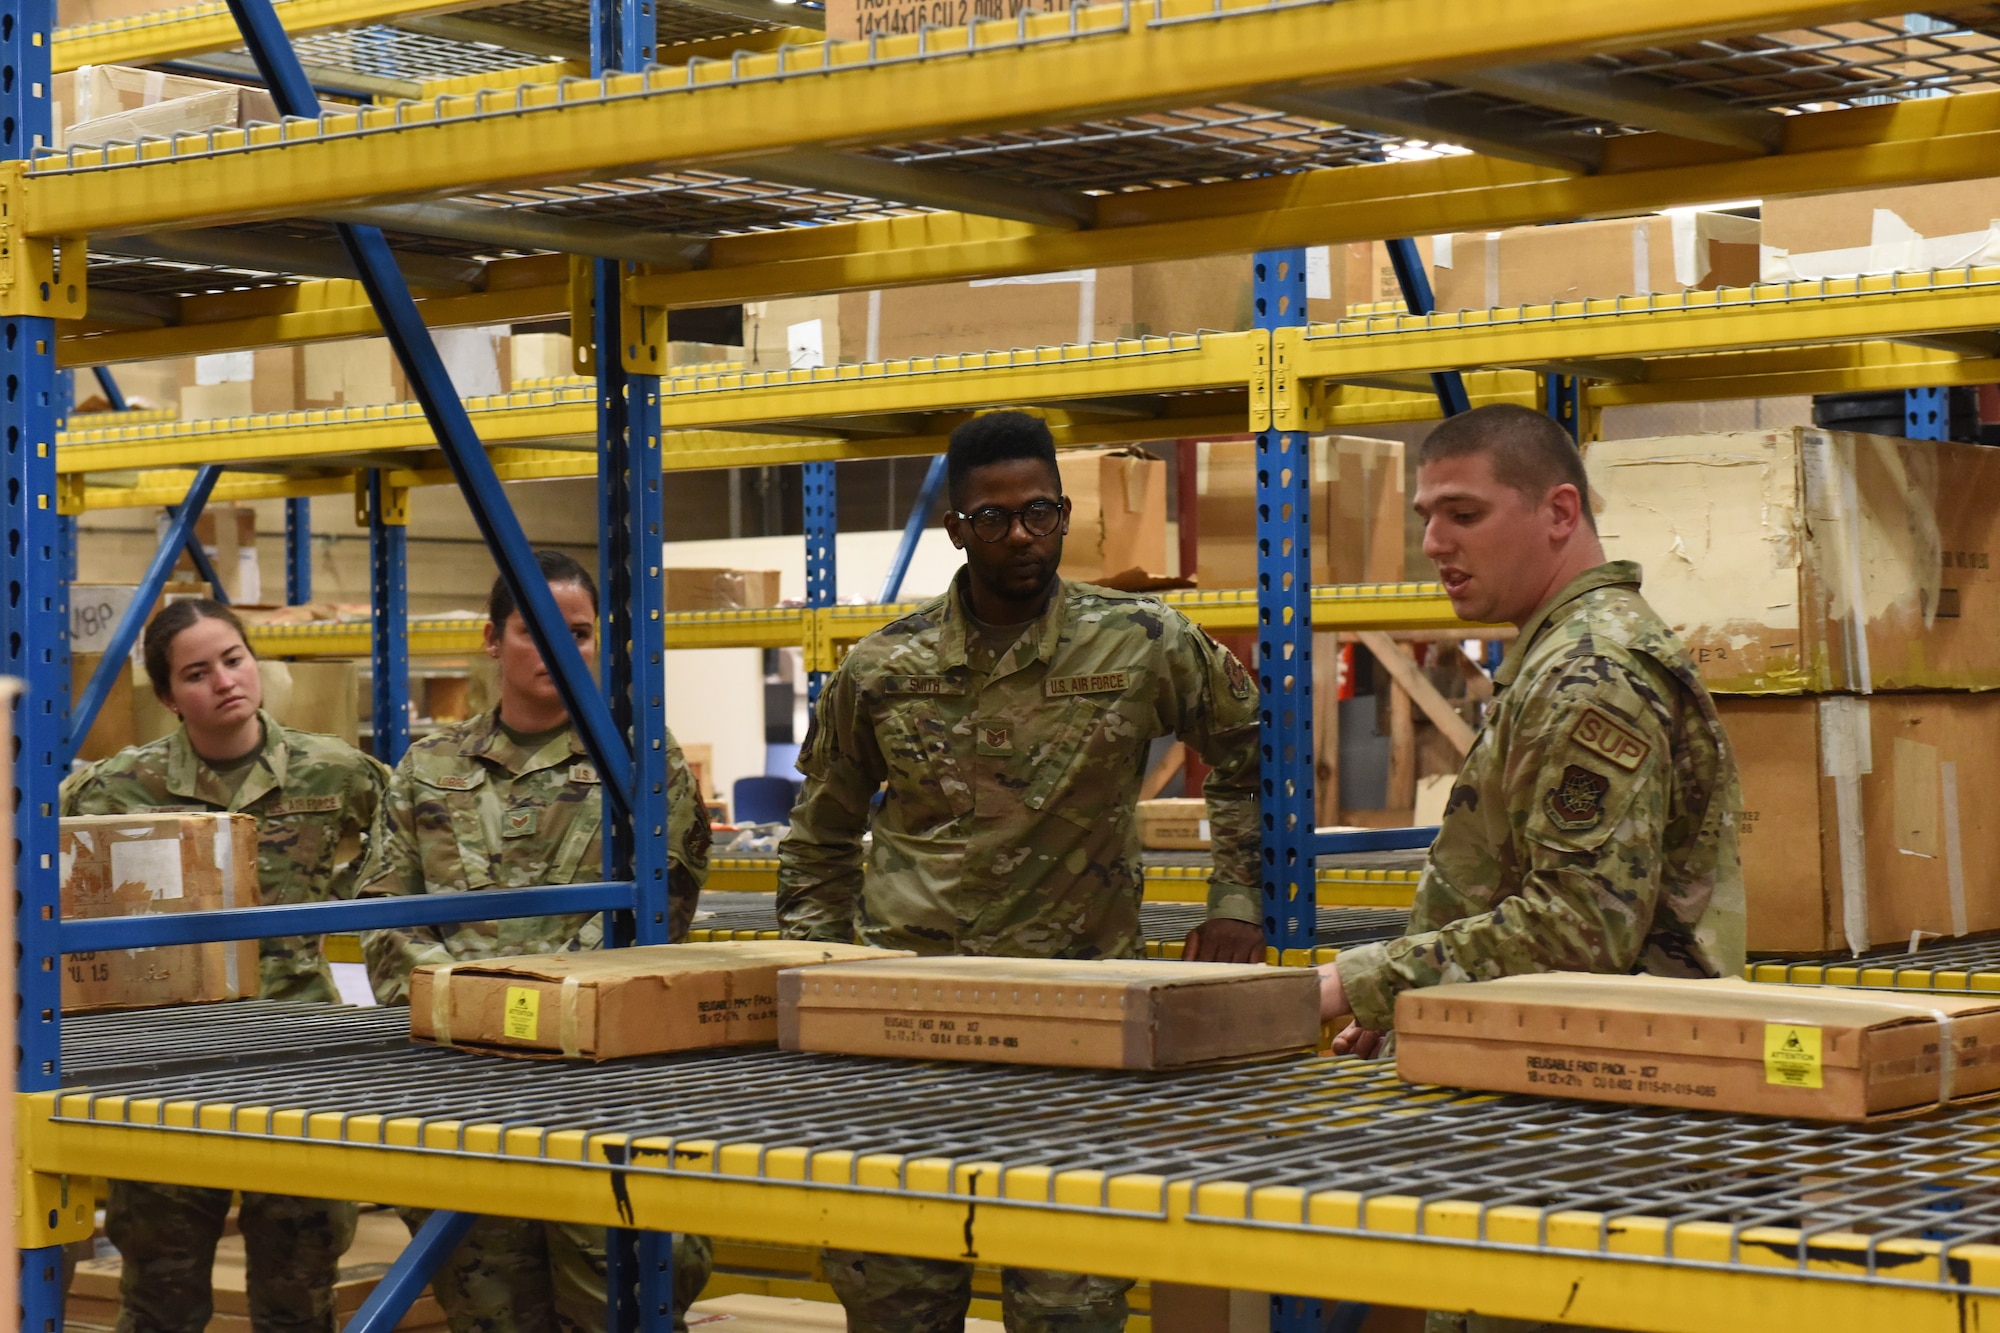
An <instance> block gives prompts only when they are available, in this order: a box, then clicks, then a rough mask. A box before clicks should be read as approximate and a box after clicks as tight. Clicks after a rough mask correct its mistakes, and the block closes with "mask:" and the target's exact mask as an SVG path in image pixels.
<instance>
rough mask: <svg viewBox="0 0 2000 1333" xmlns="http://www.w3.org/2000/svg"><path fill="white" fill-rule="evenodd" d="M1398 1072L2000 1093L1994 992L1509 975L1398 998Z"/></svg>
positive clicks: (1743, 1092)
mask: <svg viewBox="0 0 2000 1333" xmlns="http://www.w3.org/2000/svg"><path fill="white" fill-rule="evenodd" d="M1947 1046H1948V1047H1949V1049H1950V1058H1949V1059H1945V1058H1943V1056H1944V1049H1945V1048H1946V1047H1947ZM1396 1072H1397V1073H1398V1074H1400V1075H1401V1076H1402V1077H1403V1078H1405V1079H1407V1080H1408V1081H1410V1082H1412V1083H1428V1084H1440V1085H1444V1086H1448V1087H1461V1088H1474V1089H1478V1090H1481V1091H1488V1092H1513V1093H1529V1094H1538V1095H1541V1096H1549V1097H1571V1098H1580V1099H1584V1100H1589V1101H1608V1102H1630V1103H1636V1104H1639V1105H1646V1106H1685V1107H1693V1108H1696V1109H1699V1110H1705V1111H1728V1112H1737V1113H1741V1114H1749V1115H1784V1116H1797V1117H1800V1118H1804V1119H1813V1120H1840V1121H1861V1120H1871V1119H1877V1118H1883V1117H1888V1116H1894V1115H1899V1114H1910V1113H1914V1112H1918V1111H1923V1110H1928V1109H1931V1108H1933V1107H1935V1106H1937V1105H1938V1104H1939V1103H1941V1102H1958V1101H1970V1100H1978V1099H1983V1098H1986V1097H1990V1096H1992V1095H1994V1094H1995V1093H1996V1091H2000V997H1982V998H1977V999H1975V998H1969V997H1960V996H1946V995H1936V994H1924V995H1910V996H1903V995H1898V994H1896V993H1894V992H1885V991H1877V992H1872V993H1867V994H1864V993H1861V992H1856V991H1835V990H1816V989H1809V988H1806V987H1794V986H1768V985H1754V984H1752V983H1750V982H1746V981H1741V980H1737V979H1735V978H1729V979H1725V980H1716V981H1702V980H1691V979H1683V978H1675V977H1652V976H1636V977H1635V976H1590V975H1586V974H1583V973H1574V972H1570V973H1554V974H1543V975H1536V976H1511V977H1501V978H1499V979H1497V980H1493V981H1480V982H1465V983H1458V984H1453V985H1444V986H1431V987H1426V988H1422V989H1418V990H1410V991H1405V992H1403V994H1401V995H1399V996H1398V997H1397V998H1396Z"/></svg>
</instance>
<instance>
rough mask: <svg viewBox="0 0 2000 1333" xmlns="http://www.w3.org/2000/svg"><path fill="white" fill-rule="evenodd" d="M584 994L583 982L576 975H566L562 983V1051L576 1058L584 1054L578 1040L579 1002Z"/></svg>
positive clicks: (569, 1056)
mask: <svg viewBox="0 0 2000 1333" xmlns="http://www.w3.org/2000/svg"><path fill="white" fill-rule="evenodd" d="M582 994H583V983H581V982H579V981H578V980H577V979H576V978H575V977H564V978H563V984H562V1053H563V1054H564V1055H565V1056H567V1057H568V1058H569V1059H571V1060H574V1059H577V1058H578V1057H580V1056H581V1055H582V1054H583V1051H582V1049H581V1048H580V1046H579V1043H578V1042H577V1037H576V1029H577V1017H576V1010H577V1002H578V1000H579V999H580V998H581V997H582Z"/></svg>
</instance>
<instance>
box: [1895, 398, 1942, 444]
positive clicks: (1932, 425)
mask: <svg viewBox="0 0 2000 1333" xmlns="http://www.w3.org/2000/svg"><path fill="white" fill-rule="evenodd" d="M1903 438H1905V439H1909V440H1948V439H1950V438H1951V390H1950V389H1905V390H1903Z"/></svg>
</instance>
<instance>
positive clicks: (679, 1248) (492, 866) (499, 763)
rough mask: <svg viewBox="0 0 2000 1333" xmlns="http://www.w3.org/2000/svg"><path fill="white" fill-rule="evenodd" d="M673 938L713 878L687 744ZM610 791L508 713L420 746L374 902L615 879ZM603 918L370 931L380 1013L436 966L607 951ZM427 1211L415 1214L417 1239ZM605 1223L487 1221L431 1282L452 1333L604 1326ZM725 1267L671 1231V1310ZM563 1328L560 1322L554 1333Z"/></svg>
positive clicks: (371, 865) (402, 786)
mask: <svg viewBox="0 0 2000 1333" xmlns="http://www.w3.org/2000/svg"><path fill="white" fill-rule="evenodd" d="M667 773H668V784H667V838H668V846H669V847H670V848H671V856H672V860H671V863H670V869H669V876H668V878H669V886H668V892H669V902H670V907H669V938H671V939H674V940H680V939H684V938H685V937H686V935H687V930H688V925H689V923H690V922H692V921H693V920H694V912H695V903H696V901H697V899H698V898H699V896H700V893H701V886H702V883H703V881H704V880H706V879H707V877H708V843H709V826H708V817H707V811H706V808H705V807H704V806H703V805H702V803H701V801H700V799H699V796H698V794H697V793H696V791H695V787H694V779H693V776H692V774H691V773H690V772H689V769H688V766H687V763H686V761H685V760H684V759H683V758H682V756H681V751H680V747H679V746H678V745H676V744H675V743H674V741H673V739H672V737H671V736H669V737H668V740H667ZM602 818H603V791H602V786H601V784H600V780H599V777H598V773H597V769H596V766H595V765H594V764H592V763H591V762H590V759H589V758H588V756H587V755H586V754H585V752H584V748H583V743H582V740H581V739H580V738H579V737H578V736H577V734H576V731H575V729H574V728H573V727H568V728H565V729H564V730H563V731H562V732H561V733H560V734H558V735H556V736H555V737H553V738H552V739H548V740H545V741H543V742H542V743H541V744H539V745H538V746H536V747H534V748H532V749H531V748H528V747H526V746H523V745H521V744H519V743H517V742H516V740H515V739H514V738H513V737H512V736H510V735H509V733H508V731H507V729H506V728H505V727H503V726H502V725H501V723H500V713H499V710H498V709H497V708H496V709H494V710H492V711H489V712H487V713H484V714H481V715H480V716H478V717H475V718H472V719H470V720H468V721H466V722H461V723H459V724H457V725H455V726H450V727H445V728H443V729H442V730H439V731H437V732H435V733H433V734H432V735H430V736H428V737H425V738H424V739H422V740H419V741H416V742H414V743H413V744H412V745H411V746H410V749H409V751H408V752H407V753H406V754H405V755H404V756H403V761H402V762H401V763H400V764H398V765H397V767H396V771H395V774H394V775H393V776H392V777H391V778H390V780H389V790H388V793H387V795H386V796H385V797H384V798H383V801H382V807H381V811H380V813H379V815H378V817H377V819H376V824H375V831H374V834H373V836H372V838H371V845H370V848H369V856H368V861H367V863H366V865H365V866H364V867H363V868H362V871H361V874H360V894H361V896H363V897H375V896H390V895H398V894H411V893H477V892H479V891H480V890H483V889H522V888H534V887H538V886H542V885H548V884H573V883H589V882H590V881H592V880H596V879H600V878H602V876H603V866H604V852H603V848H604V837H603V823H602ZM603 939H604V922H603V917H602V916H601V915H600V914H593V913H582V912H577V913H567V914H564V915H562V916H547V917H525V918H518V919H514V920H509V921H484V922H478V921H466V922H463V923H461V924H459V925H457V926H455V927H453V928H451V929H450V930H449V931H448V932H447V931H444V930H442V929H440V928H436V927H430V926H413V927H409V928H405V929H395V930H378V931H369V932H365V933H364V934H363V935H362V950H363V953H364V954H365V955H366V957H367V960H368V973H369V979H370V981H371V982H372V983H373V985H374V988H375V997H376V999H377V1000H379V1001H380V1002H381V1003H383V1004H408V1003H409V980H410V972H411V971H412V970H413V969H414V968H418V967H423V966H427V965H430V964H436V963H450V962H455V961H465V960H468V959H476V958H495V957H506V956H510V955H518V954H531V953H559V952H566V951H572V950H577V949H595V948H598V947H600V946H601V945H602V943H603ZM426 1215H427V1214H425V1213H424V1212H421V1211H419V1210H414V1209H412V1210H406V1211H405V1212H404V1220H405V1221H406V1222H407V1223H408V1224H409V1225H410V1228H411V1230H412V1231H413V1232H414V1231H415V1230H416V1228H417V1227H419V1226H421V1225H422V1224H423V1219H424V1217H425V1216H426ZM604 1246H605V1236H604V1232H603V1230H602V1229H600V1228H592V1227H579V1226H570V1225H566V1224H561V1223H544V1222H531V1221H518V1220H514V1219H510V1218H499V1217H482V1218H480V1219H479V1221H478V1222H476V1223H475V1224H474V1225H473V1228H472V1231H471V1233H470V1234H469V1235H468V1236H467V1237H466V1239H465V1240H464V1241H463V1242H462V1243H461V1244H460V1245H459V1248H458V1249H457V1250H456V1251H454V1252H453V1254H452V1256H451V1258H449V1259H448V1260H446V1261H445V1263H444V1264H443V1265H441V1266H440V1267H439V1269H438V1271H437V1274H436V1276H435V1277H434V1278H433V1279H432V1286H433V1289H434V1290H435V1291H436V1293H437V1296H438V1300H439V1303H440V1304H441V1305H443V1306H444V1308H445V1312H446V1314H447V1316H448V1317H449V1318H450V1320H451V1327H452V1330H453V1333H555V1330H556V1328H558V1327H559V1328H561V1329H563V1330H565V1333H568V1331H569V1330H590V1329H602V1328H604V1327H605V1322H606V1320H605V1304H604V1302H605V1258H604ZM712 1268H713V1260H712V1258H711V1252H710V1245H709V1242H708V1239H707V1238H706V1237H704V1236H690V1235H681V1234H677V1235H676V1236H675V1237H674V1317H675V1319H676V1321H677V1323H680V1322H682V1321H684V1317H685V1315H686V1311H687V1306H688V1305H689V1304H691V1303H692V1302H693V1301H694V1299H695V1297H696V1296H698V1295H699V1294H700V1292H701V1289H702V1287H703V1286H704V1285H705V1284H706V1283H707V1281H708V1275H709V1272H710V1270H711V1269H712ZM551 1319H553V1321H554V1322H553V1324H551V1322H550V1321H551Z"/></svg>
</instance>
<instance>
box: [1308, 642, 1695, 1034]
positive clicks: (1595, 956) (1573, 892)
mask: <svg viewBox="0 0 2000 1333" xmlns="http://www.w3.org/2000/svg"><path fill="white" fill-rule="evenodd" d="M1531 688H1532V689H1533V691H1534V692H1533V694H1532V695H1531V697H1529V698H1528V699H1527V700H1525V701H1523V703H1522V705H1521V711H1520V713H1519V715H1518V716H1517V717H1516V718H1514V720H1513V723H1512V725H1511V726H1510V727H1509V729H1508V734H1507V735H1506V737H1505V738H1504V739H1502V740H1501V742H1500V743H1502V744H1504V745H1506V746H1507V749H1506V752H1505V754H1504V756H1503V758H1502V763H1501V775H1502V783H1501V787H1502V789H1501V790H1499V791H1476V790H1474V789H1472V788H1469V787H1460V788H1457V789H1455V790H1454V791H1453V793H1452V800H1454V801H1458V800H1461V799H1473V800H1493V799H1504V800H1505V801H1506V803H1507V807H1506V808H1507V811H1508V819H1509V823H1510V825H1511V827H1512V830H1513V840H1512V841H1513V857H1514V863H1515V865H1516V866H1517V867H1518V869H1519V874H1520V885H1519V888H1518V890H1516V891H1514V892H1512V893H1509V894H1508V895H1507V896H1506V897H1504V898H1502V899H1501V900H1500V903H1499V906H1497V907H1495V908H1494V909H1493V910H1491V911H1488V912H1482V913H1479V914H1477V915H1474V916H1468V917H1464V918H1462V919H1461V920H1458V921H1454V922H1452V923H1451V924H1450V925H1448V926H1446V927H1444V928H1443V929H1441V930H1434V931H1425V932H1422V933H1419V934H1414V935H1406V936H1404V937H1403V938H1401V939H1399V940H1393V941H1390V942H1388V943H1387V944H1371V945H1365V946H1363V947H1361V948H1358V949H1350V950H1348V951H1346V952H1344V953H1342V954H1341V955H1340V957H1339V959H1338V960H1337V961H1336V964H1335V965H1336V967H1337V968H1338V969H1339V972H1340V980H1341V984H1342V985H1343V986H1344V987H1345V989H1346V991H1347V998H1348V1002H1349V1005H1350V1007H1351V1008H1352V1009H1353V1011H1354V1018H1355V1021H1356V1022H1358V1023H1360V1024H1361V1026H1363V1027H1365V1028H1371V1029H1374V1030H1376V1031H1387V1030H1388V1029H1389V1028H1390V1027H1391V1026H1392V1025H1393V1024H1394V1021H1395V1012H1396V996H1397V995H1399V994H1400V993H1402V992H1403V991H1406V990H1411V989H1414V988H1416V987H1420V986H1435V985H1438V984H1440V983H1443V982H1449V981H1489V980H1491V979H1493V978H1495V977H1503V976H1514V975H1519V974H1521V973H1531V972H1605V973H1623V972H1630V971H1632V970H1633V968H1634V967H1635V966H1636V965H1637V964H1638V961H1639V955H1640V952H1641V950H1642V949H1643V948H1644V946H1645V941H1646V936H1647V933H1648V931H1649V930H1650V929H1651V926H1652V921H1653V916H1654V911H1655V908H1656V906H1657V905H1658V902H1659V896H1660V880H1661V873H1662V870H1663V867H1664V862H1665V860H1666V852H1667V848H1666V846H1665V834H1666V824H1667V815H1668V806H1669V798H1670V794H1671V791H1672V786H1673V772H1672V765H1673V758H1672V754H1671V752H1670V749H1669V746H1670V737H1669V730H1668V725H1667V721H1666V718H1665V716H1664V714H1666V712H1667V709H1668V705H1667V704H1665V703H1664V702H1662V701H1661V698H1660V695H1659V693H1658V692H1657V690H1656V689H1655V688H1654V687H1653V685H1652V684H1651V683H1650V682H1648V681H1647V680H1646V679H1645V678H1644V677H1643V676H1640V675H1638V674H1637V673H1635V672H1634V671H1633V670H1631V669H1630V668H1628V667H1626V666H1624V665H1622V664H1621V663H1619V662H1616V661H1613V660H1611V659H1608V658H1604V657H1578V658H1574V659H1572V660H1571V661H1570V662H1568V663H1567V664H1565V665H1563V666H1560V667H1558V668H1557V669H1556V670H1554V671H1551V672H1550V673H1549V674H1548V675H1547V676H1545V677H1544V678H1543V679H1542V680H1541V681H1538V682H1536V683H1535V684H1534V685H1533V686H1532V687H1531ZM1464 887H1465V888H1467V889H1474V888H1478V889H1483V890H1486V891H1487V892H1489V893H1493V892H1495V891H1499V890H1503V889H1504V888H1506V887H1508V886H1502V885H1480V886H1472V885H1467V886H1464Z"/></svg>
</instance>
